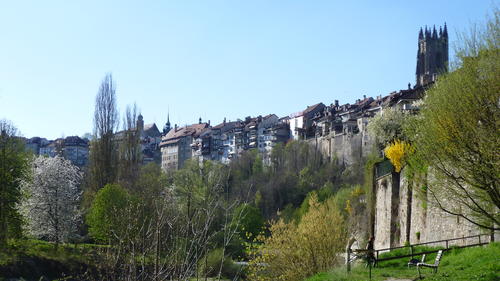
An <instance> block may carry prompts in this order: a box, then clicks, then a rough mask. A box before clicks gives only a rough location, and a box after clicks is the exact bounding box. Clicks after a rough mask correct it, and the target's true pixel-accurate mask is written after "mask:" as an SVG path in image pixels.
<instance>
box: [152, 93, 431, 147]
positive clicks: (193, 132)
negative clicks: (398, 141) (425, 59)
mask: <svg viewBox="0 0 500 281" xmlns="http://www.w3.org/2000/svg"><path fill="white" fill-rule="evenodd" d="M428 86H429V85H427V86H426V87H428ZM426 87H423V86H415V87H413V88H411V85H408V89H406V90H400V91H394V92H391V93H390V94H388V95H386V96H377V97H376V98H372V97H366V96H363V98H362V99H358V100H356V102H355V103H353V104H349V103H346V104H343V105H340V104H339V102H338V100H335V101H334V103H332V104H331V105H330V106H325V105H324V104H323V103H317V104H314V105H311V106H307V107H306V108H305V109H304V110H302V111H299V112H296V113H292V114H290V115H289V116H285V117H282V118H278V117H277V116H276V115H275V114H268V115H266V116H257V117H253V118H252V117H246V118H245V119H244V120H241V119H238V120H236V121H229V122H226V120H225V118H224V121H223V122H222V123H220V124H218V125H215V126H210V122H209V123H203V122H201V118H200V121H199V123H198V124H193V125H186V126H182V127H177V126H175V128H173V129H172V130H170V131H169V132H168V133H167V134H166V135H164V136H163V137H162V142H161V143H160V147H161V146H165V145H169V144H175V143H177V142H179V141H180V139H182V138H183V137H187V136H190V137H192V138H193V139H195V138H198V137H202V138H203V137H209V136H210V135H212V134H217V133H225V132H228V131H232V130H234V131H235V132H239V131H241V132H247V131H250V130H253V129H255V128H256V127H257V126H258V124H259V123H260V122H262V121H265V120H266V119H268V118H271V117H273V116H275V117H276V118H277V119H278V123H277V124H284V123H287V122H289V120H290V119H292V118H297V117H301V116H303V117H304V118H306V119H311V120H316V121H319V120H322V119H327V118H333V117H334V116H338V117H342V116H343V115H346V114H350V115H355V116H356V118H358V117H372V116H373V115H374V114H375V113H376V112H377V111H379V110H380V109H381V108H384V107H393V106H395V105H397V104H398V103H401V102H406V101H407V102H412V101H416V100H419V99H421V98H422V97H423V96H424V92H425V88H426ZM349 119H352V118H349Z"/></svg>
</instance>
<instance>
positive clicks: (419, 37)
mask: <svg viewBox="0 0 500 281" xmlns="http://www.w3.org/2000/svg"><path fill="white" fill-rule="evenodd" d="M418 39H424V32H423V31H422V28H420V32H419V33H418Z"/></svg>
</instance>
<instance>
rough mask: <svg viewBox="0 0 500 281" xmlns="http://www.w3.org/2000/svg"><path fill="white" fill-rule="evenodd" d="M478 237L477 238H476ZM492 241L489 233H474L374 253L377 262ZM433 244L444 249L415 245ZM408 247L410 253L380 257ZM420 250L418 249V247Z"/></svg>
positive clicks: (375, 262)
mask: <svg viewBox="0 0 500 281" xmlns="http://www.w3.org/2000/svg"><path fill="white" fill-rule="evenodd" d="M472 239H473V240H474V243H471V244H468V243H467V240H472ZM476 239H477V240H476ZM455 241H463V242H464V244H463V245H456V244H455V243H453V242H455ZM490 242H491V238H490V235H489V234H479V235H472V236H466V237H460V238H452V239H444V240H437V241H431V242H425V243H418V244H412V245H408V246H399V247H391V248H383V249H374V250H372V251H373V254H374V261H373V262H374V264H377V263H378V262H380V261H388V260H395V259H401V258H407V257H412V258H413V257H414V256H420V255H423V254H432V253H436V252H438V251H439V250H443V251H448V250H450V249H457V248H458V249H461V248H467V247H475V246H482V245H486V244H489V243H490ZM431 244H441V245H438V246H440V247H442V248H443V249H435V250H426V251H420V252H418V251H417V252H415V250H416V249H415V247H417V246H424V245H431ZM406 248H408V249H409V250H410V253H409V254H402V255H397V256H392V257H385V258H379V255H380V254H381V253H384V252H388V251H392V250H397V249H406ZM417 250H418V249H417ZM353 252H356V253H361V254H368V253H369V252H370V250H367V249H356V250H353Z"/></svg>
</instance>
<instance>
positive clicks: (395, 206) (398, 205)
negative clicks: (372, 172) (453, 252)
mask: <svg viewBox="0 0 500 281" xmlns="http://www.w3.org/2000/svg"><path fill="white" fill-rule="evenodd" d="M398 177H399V179H398ZM398 182H399V184H398ZM374 188H375V193H374V196H375V200H376V202H375V221H374V224H375V226H374V231H375V232H374V234H375V249H381V248H389V247H395V246H403V245H404V244H405V243H406V241H409V242H410V243H411V244H416V243H424V242H430V241H436V240H444V239H452V238H459V237H466V236H471V235H476V234H484V231H481V230H480V229H479V227H477V226H475V225H473V224H472V223H470V222H468V221H466V220H464V219H462V218H459V217H458V216H454V215H450V214H448V213H445V212H444V211H442V210H440V209H439V208H438V207H437V206H436V205H435V204H434V202H433V200H431V198H430V196H426V194H425V193H419V192H417V191H416V190H418V189H419V188H421V187H412V186H411V184H410V183H409V182H408V180H407V178H406V176H405V171H404V170H403V171H402V173H401V174H400V175H396V173H392V174H388V175H385V176H382V177H380V178H377V179H376V181H375V185H374ZM417 233H419V234H420V237H419V238H418V237H417ZM466 242H469V243H470V242H471V241H462V240H460V241H457V242H456V244H458V245H460V244H463V243H466Z"/></svg>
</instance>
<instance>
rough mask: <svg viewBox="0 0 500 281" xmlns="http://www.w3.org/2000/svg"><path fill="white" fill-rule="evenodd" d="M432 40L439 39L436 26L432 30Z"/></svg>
mask: <svg viewBox="0 0 500 281" xmlns="http://www.w3.org/2000/svg"><path fill="white" fill-rule="evenodd" d="M432 38H433V39H437V31H436V25H434V27H433V28H432Z"/></svg>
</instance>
